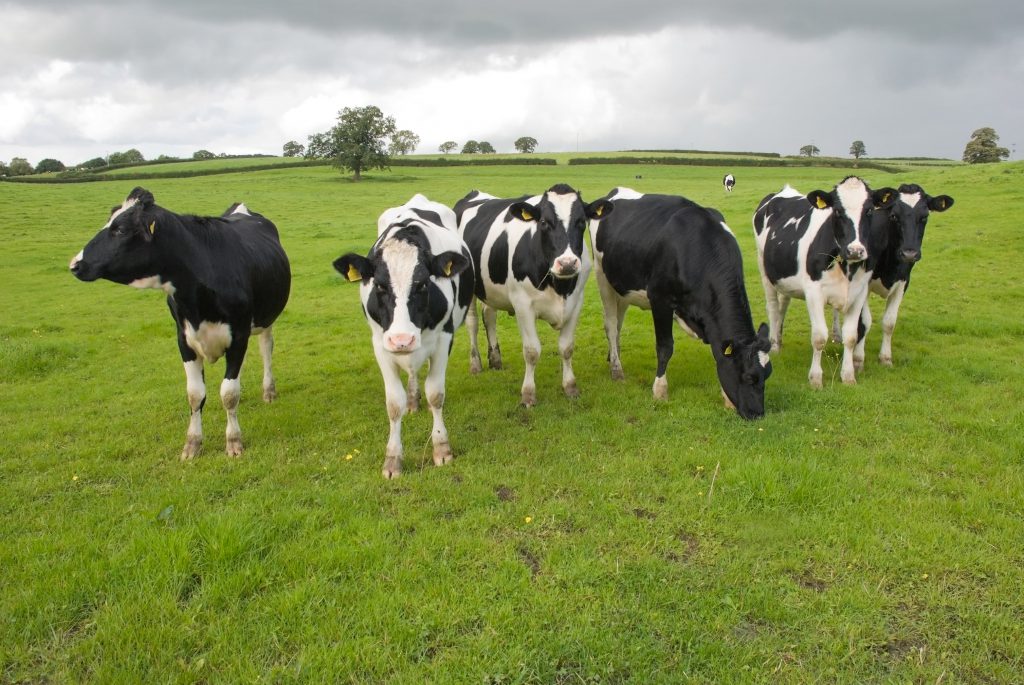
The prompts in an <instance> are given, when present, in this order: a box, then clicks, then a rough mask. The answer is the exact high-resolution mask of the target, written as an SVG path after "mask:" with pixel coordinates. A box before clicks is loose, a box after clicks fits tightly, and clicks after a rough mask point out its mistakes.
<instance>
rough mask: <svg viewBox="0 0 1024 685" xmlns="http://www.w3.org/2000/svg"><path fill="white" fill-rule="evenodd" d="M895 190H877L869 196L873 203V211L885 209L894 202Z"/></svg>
mask: <svg viewBox="0 0 1024 685" xmlns="http://www.w3.org/2000/svg"><path fill="white" fill-rule="evenodd" d="M896 194H897V193H896V190H895V189H893V188H879V189H878V190H876V191H874V192H873V193H872V194H871V200H872V202H874V203H875V209H887V208H889V207H892V204H893V203H894V202H896Z"/></svg>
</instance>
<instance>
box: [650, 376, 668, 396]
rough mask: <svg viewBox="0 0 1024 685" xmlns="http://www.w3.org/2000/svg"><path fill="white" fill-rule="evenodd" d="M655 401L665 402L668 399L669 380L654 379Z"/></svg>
mask: <svg viewBox="0 0 1024 685" xmlns="http://www.w3.org/2000/svg"><path fill="white" fill-rule="evenodd" d="M653 392H654V399H656V400H661V401H663V402H664V401H665V400H667V399H668V379H667V378H655V379H654V388H653Z"/></svg>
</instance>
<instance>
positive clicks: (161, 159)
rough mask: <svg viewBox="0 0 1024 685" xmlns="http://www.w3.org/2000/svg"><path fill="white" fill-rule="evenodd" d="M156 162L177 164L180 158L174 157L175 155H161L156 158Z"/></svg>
mask: <svg viewBox="0 0 1024 685" xmlns="http://www.w3.org/2000/svg"><path fill="white" fill-rule="evenodd" d="M156 161H158V162H177V161H178V158H177V157H174V156H173V155H159V156H158V157H157V158H156Z"/></svg>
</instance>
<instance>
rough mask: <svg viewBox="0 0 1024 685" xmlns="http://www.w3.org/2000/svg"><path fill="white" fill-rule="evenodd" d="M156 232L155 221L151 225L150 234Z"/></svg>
mask: <svg viewBox="0 0 1024 685" xmlns="http://www.w3.org/2000/svg"><path fill="white" fill-rule="evenodd" d="M154 232H156V222H155V221H154V222H153V223H151V224H150V225H149V234H150V235H153V233H154Z"/></svg>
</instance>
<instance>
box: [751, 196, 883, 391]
mask: <svg viewBox="0 0 1024 685" xmlns="http://www.w3.org/2000/svg"><path fill="white" fill-rule="evenodd" d="M895 195H896V191H895V190H893V189H892V188H882V189H880V190H875V191H872V190H871V189H870V188H869V187H868V186H867V184H866V183H864V181H862V180H861V179H859V178H857V177H856V176H848V177H847V178H845V179H843V181H842V182H840V183H839V184H838V185H836V187H835V188H834V189H832V190H831V191H827V192H826V191H823V190H815V191H813V192H811V193H809V194H808V195H806V196H805V195H802V194H800V193H798V192H797V191H796V190H794V189H793V188H791V187H790V186H788V185H787V186H786V187H785V188H783V189H782V190H781V191H780V192H778V193H773V194H771V195H768V196H767V197H765V198H764V199H763V200H761V204H760V205H758V208H757V211H756V212H755V213H754V233H755V239H756V242H757V258H758V259H757V265H758V268H759V269H760V272H761V283H762V284H763V285H764V293H765V300H766V305H767V309H768V326H769V328H770V337H771V343H772V350H773V351H774V350H777V349H779V347H780V346H781V344H782V324H783V320H784V319H785V316H786V309H787V308H788V307H789V302H790V299H791V298H793V297H796V298H799V299H803V300H806V302H807V311H808V313H809V314H810V317H811V344H812V345H813V347H814V352H813V355H812V358H811V370H810V372H809V373H808V380H809V381H810V384H811V386H812V387H814V388H820V387H822V370H821V352H822V350H823V349H825V344H826V342H828V325H827V324H826V322H825V312H824V308H825V307H826V306H830V307H833V308H834V309H837V310H839V311H840V312H841V313H842V316H843V347H844V351H843V362H842V371H841V377H842V380H843V382H844V383H847V384H850V385H853V384H856V382H857V380H856V376H855V371H854V360H853V352H854V346H855V345H856V344H857V338H858V330H857V328H858V321H859V319H860V311H861V308H862V307H863V305H864V301H865V299H867V296H868V282H869V281H870V280H871V262H870V261H869V257H870V253H869V249H868V245H869V244H870V239H869V232H870V227H871V222H872V216H873V214H874V211H875V209H876V208H879V209H888V208H889V206H890V205H892V203H893V201H894V199H895Z"/></svg>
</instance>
